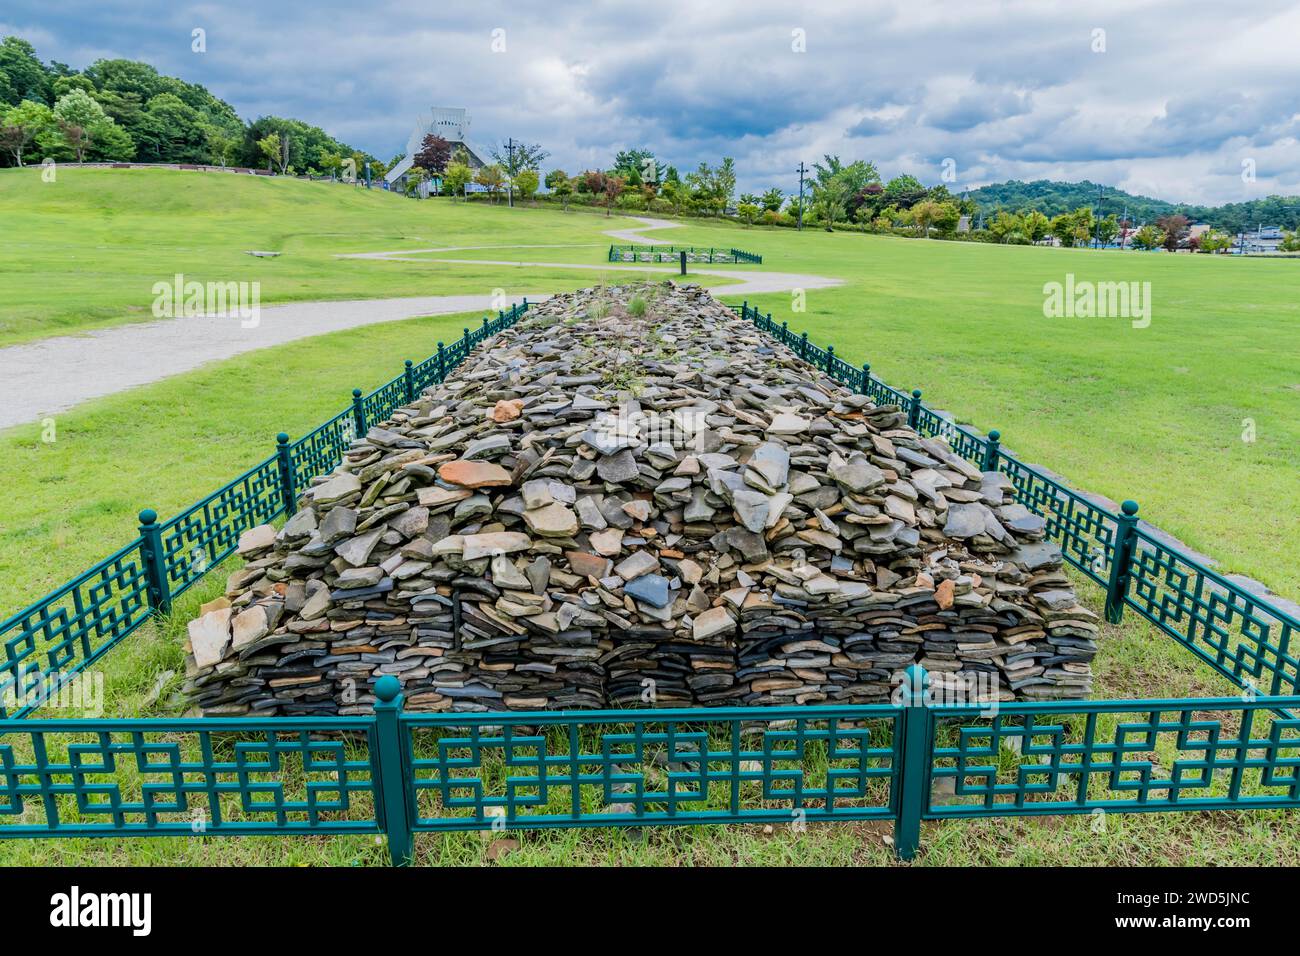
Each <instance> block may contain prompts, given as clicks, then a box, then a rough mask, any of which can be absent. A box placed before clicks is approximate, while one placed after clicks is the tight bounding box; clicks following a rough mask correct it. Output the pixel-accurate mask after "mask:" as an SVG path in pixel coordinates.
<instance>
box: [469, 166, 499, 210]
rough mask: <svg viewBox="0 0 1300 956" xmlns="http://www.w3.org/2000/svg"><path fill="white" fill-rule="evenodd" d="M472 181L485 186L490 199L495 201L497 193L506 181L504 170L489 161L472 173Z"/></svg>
mask: <svg viewBox="0 0 1300 956" xmlns="http://www.w3.org/2000/svg"><path fill="white" fill-rule="evenodd" d="M474 182H476V183H478V185H480V186H482V187H483V188H485V189H486V190H487V191H488V195H490V196H491V197H492V201H493V202H496V198H497V193H498V192H500V190H501V187H502V186H504V185H505V182H506V177H505V171H504V170H503V169H502V168H501V167H500V166H498V165H497V164H496V163H489V164H488V165H486V166H481V167H479V170H478V172H476V173H475V174H474Z"/></svg>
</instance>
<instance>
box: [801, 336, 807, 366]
mask: <svg viewBox="0 0 1300 956" xmlns="http://www.w3.org/2000/svg"><path fill="white" fill-rule="evenodd" d="M799 357H800V358H801V359H803V360H804V361H805V362H806V361H808V333H807V332H805V333H803V335H801V336H799Z"/></svg>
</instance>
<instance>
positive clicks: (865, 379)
mask: <svg viewBox="0 0 1300 956" xmlns="http://www.w3.org/2000/svg"><path fill="white" fill-rule="evenodd" d="M870 392H871V363H870V362H863V363H862V394H863V395H868V394H870Z"/></svg>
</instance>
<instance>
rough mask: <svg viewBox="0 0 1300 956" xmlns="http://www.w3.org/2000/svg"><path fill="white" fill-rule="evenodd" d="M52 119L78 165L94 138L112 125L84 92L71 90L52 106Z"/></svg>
mask: <svg viewBox="0 0 1300 956" xmlns="http://www.w3.org/2000/svg"><path fill="white" fill-rule="evenodd" d="M54 119H55V121H56V122H57V123H58V124H59V129H61V130H62V131H63V136H64V139H66V140H67V143H68V145H69V146H71V147H72V151H73V153H75V154H76V157H77V162H78V163H81V162H84V161H85V158H86V149H87V148H88V147H89V146H90V144H91V142H92V141H93V140H94V139H95V138H96V136H98V135H99V134H100V133H101V132H102V131H103V130H104V129H105V128H106V127H108V126H110V125H112V123H113V121H112V120H111V119H109V117H108V114H107V113H105V112H104V107H102V106H100V105H99V102H98V101H97V100H96V99H95V98H94V97H93V96H91V95H90V94H89V93H87V92H86V91H85V90H72V91H71V92H70V93H67V94H65V95H64V96H62V97H60V98H59V101H58V102H57V103H56V104H54Z"/></svg>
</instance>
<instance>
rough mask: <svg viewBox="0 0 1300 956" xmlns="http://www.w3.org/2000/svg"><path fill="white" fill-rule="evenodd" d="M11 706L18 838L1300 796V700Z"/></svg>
mask: <svg viewBox="0 0 1300 956" xmlns="http://www.w3.org/2000/svg"><path fill="white" fill-rule="evenodd" d="M374 690H375V694H376V703H375V712H374V714H373V715H371V716H368V717H323V718H317V719H311V718H279V717H263V718H200V719H184V720H4V721H0V741H3V743H0V839H3V838H32V837H84V836H119V837H120V836H222V835H230V836H242V835H258V834H261V835H265V834H282V835H295V834H311V833H315V834H322V835H332V834H357V833H361V834H366V833H383V834H385V835H386V837H387V843H388V851H389V854H390V859H391V861H392V862H393V863H394V864H402V863H406V862H409V861H410V860H411V859H412V857H413V853H414V836H415V834H417V833H440V832H454V831H464V830H518V829H546V828H572V827H583V828H595V827H620V826H638V827H643V826H657V825H700V824H718V823H778V824H780V823H783V824H789V825H791V826H793V827H796V828H799V827H803V826H806V825H808V824H810V823H818V822H833V821H853V820H891V821H893V826H894V841H895V848H896V851H897V853H898V855H899V856H900V857H901V858H903V859H911V858H913V857H914V856H915V854H916V852H917V850H918V848H919V845H920V838H921V827H922V822H923V821H924V820H942V819H947V818H952V817H963V818H971V817H1002V816H1025V815H1043V814H1079V813H1094V814H1096V813H1111V812H1140V811H1157V810H1158V811H1169V812H1179V811H1200V810H1215V809H1232V810H1249V809H1267V808H1295V807H1297V806H1300V721H1296V720H1292V719H1286V718H1281V717H1279V716H1277V713H1276V711H1277V710H1278V708H1280V707H1285V708H1293V707H1296V706H1298V705H1300V697H1290V698H1273V699H1263V698H1260V699H1255V700H1243V699H1239V698H1231V697H1229V698H1214V699H1205V700H1143V701H1056V702H1051V703H1039V704H1004V705H1001V706H999V707H996V708H994V709H993V711H992V712H990V711H989V709H988V708H987V707H980V706H950V705H946V704H943V703H942V702H940V701H936V700H935V699H934V698H933V697H932V695H931V693H930V689H929V679H928V675H927V674H926V672H925V671H924V669H922V668H921V667H919V666H917V665H914V666H913V667H911V668H909V669H908V671H907V673H906V675H905V679H904V681H903V683H902V685H901V686H900V688H899V693H898V694H897V695H896V697H897V700H896V702H895V703H891V704H876V705H866V706H813V707H758V708H743V707H740V708H698V709H680V710H601V711H541V712H530V713H524V712H513V713H472V714H418V713H406V712H403V710H402V695H401V693H400V684H399V682H398V680H397V678H395V677H393V676H391V675H390V676H385V677H381V678H380V679H379V680H378V681H377V682H376V684H375V688H374Z"/></svg>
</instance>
